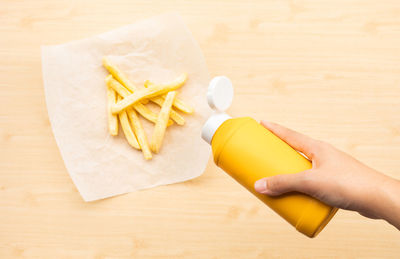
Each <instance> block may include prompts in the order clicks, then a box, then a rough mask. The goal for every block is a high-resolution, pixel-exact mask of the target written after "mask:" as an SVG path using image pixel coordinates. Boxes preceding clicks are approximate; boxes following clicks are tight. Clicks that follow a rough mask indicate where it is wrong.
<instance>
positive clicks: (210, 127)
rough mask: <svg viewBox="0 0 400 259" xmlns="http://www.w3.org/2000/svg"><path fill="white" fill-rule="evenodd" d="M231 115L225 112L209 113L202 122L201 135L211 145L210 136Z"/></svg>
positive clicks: (211, 136)
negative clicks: (204, 121) (208, 116)
mask: <svg viewBox="0 0 400 259" xmlns="http://www.w3.org/2000/svg"><path fill="white" fill-rule="evenodd" d="M231 118H232V117H231V116H229V115H228V114H226V113H215V114H213V115H211V117H210V118H208V120H207V121H206V123H204V126H203V129H202V131H201V137H202V138H203V139H204V140H205V141H206V142H207V143H208V144H210V145H211V141H212V138H213V136H214V134H215V132H216V131H217V129H218V128H219V126H221V124H222V123H224V122H225V121H226V120H229V119H231Z"/></svg>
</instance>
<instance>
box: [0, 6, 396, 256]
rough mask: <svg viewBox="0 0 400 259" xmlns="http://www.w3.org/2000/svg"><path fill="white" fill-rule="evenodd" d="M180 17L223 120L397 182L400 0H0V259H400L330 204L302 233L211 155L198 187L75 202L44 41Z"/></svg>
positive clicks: (389, 234) (378, 233) (367, 224)
mask: <svg viewBox="0 0 400 259" xmlns="http://www.w3.org/2000/svg"><path fill="white" fill-rule="evenodd" d="M169 11H177V12H179V13H180V14H181V15H182V16H183V18H184V20H185V22H186V23H187V24H188V26H189V27H190V29H191V31H192V32H193V35H194V36H195V38H196V39H197V40H198V42H199V43H200V46H201V48H202V49H203V51H204V54H205V57H206V60H207V64H208V67H209V70H210V72H211V75H212V76H214V75H220V74H225V75H227V76H229V77H231V79H232V81H233V82H234V85H235V90H236V96H235V100H234V104H233V106H232V108H231V109H230V111H229V112H230V113H231V114H232V115H234V116H242V115H249V116H253V117H254V118H256V119H267V120H271V121H276V122H279V123H282V124H285V125H287V126H289V127H292V128H295V129H297V130H299V131H302V132H305V133H306V134H309V135H311V136H314V137H316V138H320V139H324V140H326V141H329V142H331V143H332V144H334V145H336V146H337V147H339V148H341V149H343V150H345V151H346V152H348V153H350V154H352V155H353V156H355V157H356V158H358V159H360V160H362V161H364V162H365V163H367V164H368V165H370V166H372V167H374V168H376V169H378V170H380V171H382V172H384V173H386V174H388V175H391V176H393V177H397V178H400V169H399V168H400V159H399V158H400V120H399V112H400V1H398V0H391V1H389V0H388V1H385V0H382V1H376V0H365V1H364V0H363V1H361V0H360V1H354V0H351V1H349V0H336V1H319V0H313V1H305V0H304V1H303V0H301V1H294V0H293V1H278V0H275V1H265V0H260V1H210V0H207V1H194V0H192V1H178V0H175V1H131V0H118V1H105V0H96V1H95V0H90V1H70V0H61V1H53V0H38V1H28V0H1V1H0V86H1V88H0V89H1V90H0V91H1V92H0V107H1V108H0V147H1V148H0V258H314V257H315V258H318V257H328V258H399V256H400V232H399V231H397V230H396V229H395V228H394V227H392V226H390V225H389V224H387V223H386V222H383V221H374V220H370V219H366V218H363V217H361V216H360V215H358V214H357V213H354V212H347V211H339V212H338V214H337V215H336V216H335V218H334V219H333V220H332V222H331V223H330V224H329V225H328V226H327V228H326V229H325V230H324V231H323V232H322V233H321V234H320V235H319V236H318V237H317V238H315V239H308V238H306V237H304V236H302V235H301V234H299V233H297V232H296V231H295V230H294V229H293V228H292V227H291V226H289V225H288V224H287V223H286V222H284V221H283V220H282V219H281V218H280V217H278V216H277V215H275V214H274V213H273V212H272V211H271V210H270V209H269V208H267V207H266V206H264V205H263V204H262V203H261V202H259V201H258V200H256V199H255V198H254V197H253V196H252V195H251V194H250V193H248V192H247V191H246V190H244V189H243V188H241V187H240V186H239V184H237V183H236V182H234V181H233V180H232V179H230V178H229V177H228V176H227V175H225V173H224V172H222V171H221V170H220V169H218V168H217V167H216V166H215V165H214V164H213V163H212V162H211V160H210V162H209V164H208V166H207V169H206V171H205V172H204V174H203V175H202V176H200V177H199V178H197V179H194V180H191V181H188V182H185V183H180V184H173V185H170V186H163V187H158V188H154V189H150V190H145V191H139V192H135V193H130V194H126V195H121V196H118V197H114V198H110V199H106V200H102V201H98V202H92V203H85V202H84V201H83V200H82V198H81V197H80V196H79V194H78V192H77V190H76V188H75V187H74V185H73V183H72V181H71V179H70V178H69V176H68V173H67V171H66V169H65V167H64V164H63V161H62V158H61V156H60V153H59V151H58V149H57V146H56V143H55V140H54V137H53V134H52V131H51V127H50V124H49V119H48V116H47V111H46V106H45V100H44V92H43V84H42V76H41V60H40V46H41V45H44V44H58V43H63V42H66V41H70V40H75V39H81V38H84V37H87V36H91V35H95V34H98V33H100V32H104V31H108V30H111V29H113V28H117V27H119V26H122V25H125V24H129V23H133V22H135V21H137V20H140V19H143V18H146V17H150V16H153V15H157V14H161V13H164V12H169Z"/></svg>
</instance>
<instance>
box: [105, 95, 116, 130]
mask: <svg viewBox="0 0 400 259" xmlns="http://www.w3.org/2000/svg"><path fill="white" fill-rule="evenodd" d="M116 101H117V94H116V93H115V91H114V89H112V88H110V87H107V113H108V131H109V132H110V134H111V136H116V135H118V116H117V115H116V114H112V112H111V106H112V105H114V104H115V103H116Z"/></svg>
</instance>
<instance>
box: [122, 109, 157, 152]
mask: <svg viewBox="0 0 400 259" xmlns="http://www.w3.org/2000/svg"><path fill="white" fill-rule="evenodd" d="M127 112H128V114H129V119H130V120H131V124H132V127H133V130H134V131H135V134H136V137H137V140H138V142H139V145H140V148H141V149H142V153H143V156H144V159H146V160H149V159H151V158H152V155H151V151H150V148H149V144H148V143H147V138H146V134H145V133H144V129H143V127H142V123H141V122H140V120H139V117H138V116H137V114H136V112H135V110H133V109H132V108H128V109H127Z"/></svg>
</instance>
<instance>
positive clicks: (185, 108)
mask: <svg viewBox="0 0 400 259" xmlns="http://www.w3.org/2000/svg"><path fill="white" fill-rule="evenodd" d="M152 85H154V83H152V82H150V81H149V80H147V81H146V82H144V87H146V88H147V87H149V86H152ZM166 96H167V95H166V94H163V95H161V96H160V97H161V98H162V99H163V102H164V100H165V97H166ZM172 106H174V107H175V108H177V109H178V110H180V111H181V112H184V113H187V114H192V113H193V112H194V108H193V107H192V106H190V105H189V104H186V103H185V102H184V101H182V100H181V99H179V98H178V97H175V99H174V103H173V104H172Z"/></svg>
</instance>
